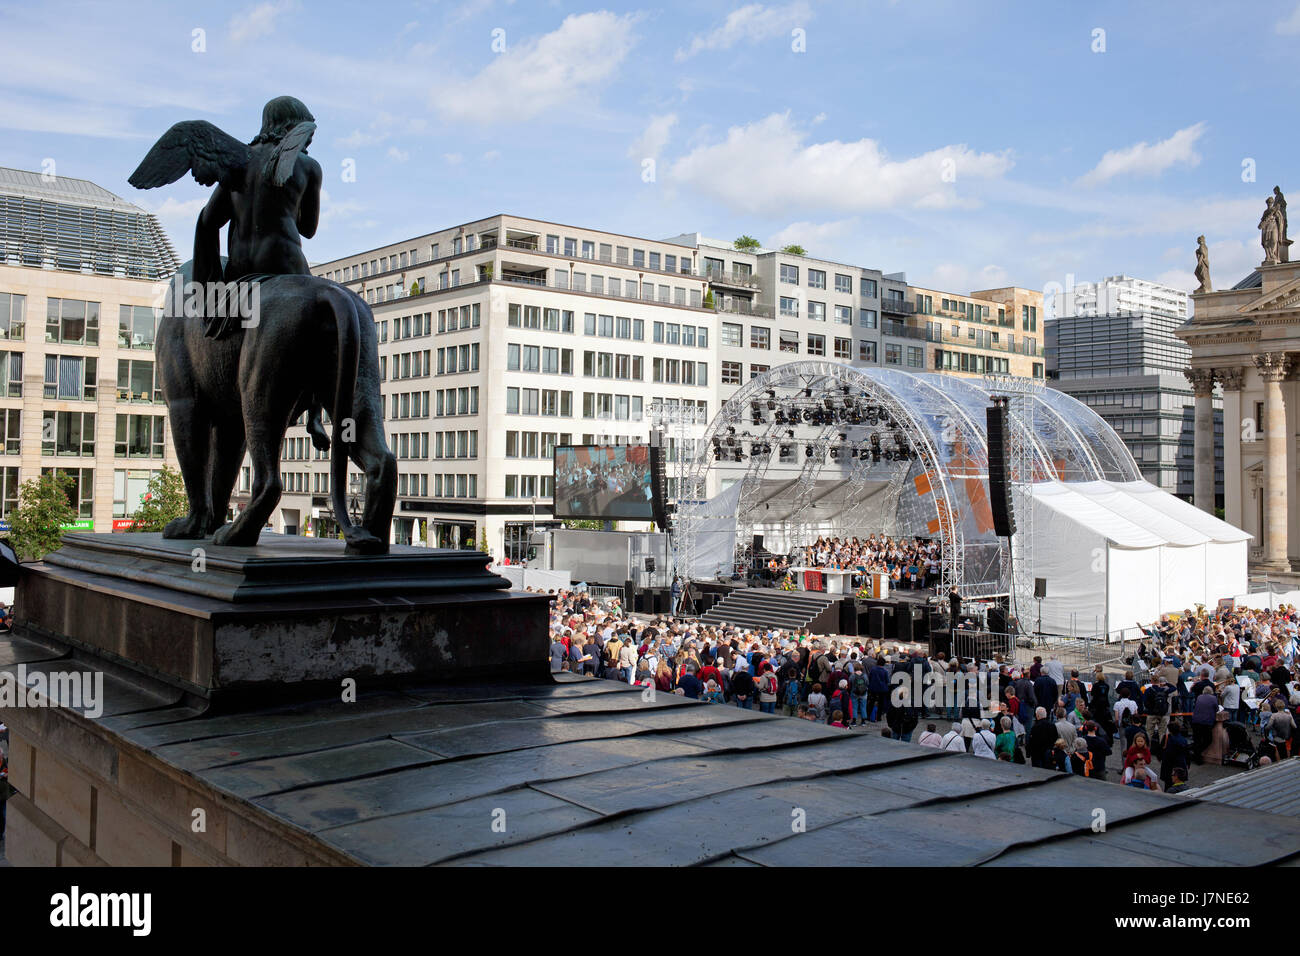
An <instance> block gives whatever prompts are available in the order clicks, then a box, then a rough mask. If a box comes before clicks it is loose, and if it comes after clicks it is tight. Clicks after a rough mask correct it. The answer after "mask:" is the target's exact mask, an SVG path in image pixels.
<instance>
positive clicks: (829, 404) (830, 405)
mask: <svg viewBox="0 0 1300 956" xmlns="http://www.w3.org/2000/svg"><path fill="white" fill-rule="evenodd" d="M822 404H824V405H825V406H826V411H828V412H833V411H835V399H833V398H823V399H822Z"/></svg>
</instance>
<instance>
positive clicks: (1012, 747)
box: [551, 542, 1300, 792]
mask: <svg viewBox="0 0 1300 956" xmlns="http://www.w3.org/2000/svg"><path fill="white" fill-rule="evenodd" d="M824 543H826V544H829V542H824ZM849 545H850V547H851V546H852V543H851V542H850V543H849ZM904 545H906V543H904ZM551 597H552V609H551V666H552V669H553V670H556V671H572V672H575V673H582V674H586V675H589V676H592V677H599V678H605V679H609V680H619V681H624V682H626V683H629V684H634V685H640V686H644V687H653V688H655V690H656V691H657V692H662V693H672V694H679V695H682V696H685V697H690V698H694V699H698V700H702V701H706V702H711V703H716V704H727V705H731V706H736V707H742V708H751V709H755V710H759V711H762V712H764V713H769V714H776V713H780V714H783V715H785V716H788V717H794V718H798V719H804V720H811V721H818V722H821V723H825V724H828V725H830V726H832V727H836V728H844V729H868V730H871V731H873V732H874V731H875V730H877V729H878V730H879V732H880V733H881V734H882V735H884V736H887V737H892V738H896V739H899V740H902V741H908V742H914V743H917V744H919V745H921V746H927V747H936V748H939V749H943V750H952V751H961V752H965V753H970V754H974V755H975V756H978V757H984V758H987V759H993V760H1005V761H1010V762H1013V763H1025V764H1029V765H1032V766H1035V767H1041V768H1046V769H1051V770H1057V771H1060V772H1065V773H1074V774H1078V775H1080V776H1087V777H1091V778H1093V779H1099V780H1112V779H1113V780H1115V781H1117V782H1120V783H1123V784H1124V785H1126V786H1133V787H1139V788H1145V789H1163V790H1168V791H1170V792H1179V791H1181V790H1183V789H1186V788H1187V787H1188V786H1190V781H1191V777H1192V775H1193V773H1194V771H1193V767H1195V766H1197V765H1201V764H1213V763H1221V762H1223V761H1224V760H1225V759H1227V758H1229V757H1232V758H1234V759H1236V760H1238V761H1240V762H1241V764H1242V765H1243V766H1257V765H1260V764H1265V763H1268V762H1272V761H1276V760H1280V759H1285V758H1287V757H1290V756H1292V755H1295V754H1296V753H1297V751H1300V747H1297V746H1293V742H1294V740H1295V739H1296V724H1297V708H1300V684H1298V683H1297V682H1296V680H1295V677H1296V675H1297V670H1296V662H1295V653H1296V648H1297V637H1296V634H1297V630H1298V629H1300V614H1298V613H1297V611H1296V609H1295V608H1290V607H1283V608H1281V609H1278V610H1276V611H1251V610H1248V609H1224V610H1222V611H1218V612H1213V613H1210V612H1204V611H1199V612H1192V611H1190V610H1189V611H1185V612H1184V613H1182V614H1180V615H1166V616H1165V617H1163V618H1162V619H1161V620H1160V621H1159V622H1157V623H1156V624H1154V625H1152V626H1151V627H1150V628H1149V629H1147V637H1148V641H1147V642H1144V643H1143V644H1142V646H1141V647H1139V649H1138V651H1137V653H1136V654H1134V655H1133V657H1132V658H1131V661H1132V663H1131V666H1129V665H1125V667H1126V669H1125V670H1124V672H1123V674H1122V676H1121V675H1120V674H1119V673H1117V672H1114V673H1107V672H1106V671H1105V669H1103V668H1102V667H1100V666H1098V667H1096V668H1094V669H1092V671H1091V672H1090V673H1089V674H1088V675H1087V677H1084V676H1082V675H1080V673H1079V671H1078V670H1077V669H1071V670H1069V671H1068V672H1067V670H1066V668H1065V667H1064V665H1063V664H1062V663H1061V662H1060V661H1059V660H1057V659H1056V658H1054V657H1051V656H1049V657H1048V658H1047V660H1046V661H1044V660H1043V659H1042V657H1041V656H1036V657H1034V659H1033V662H1032V663H1031V664H1029V665H1025V666H1021V665H1018V664H1016V663H1015V662H1013V661H1007V660H1002V659H1001V658H1000V657H995V658H994V659H993V660H991V661H974V660H964V659H949V658H948V657H947V655H945V654H944V653H942V652H940V653H937V654H935V655H933V656H930V655H928V654H927V653H926V651H925V649H924V648H922V647H919V646H914V645H911V646H910V645H896V646H892V647H887V646H884V645H881V644H873V643H871V642H869V641H864V640H861V639H849V638H842V637H841V638H836V637H834V636H821V635H814V634H810V633H808V632H807V631H806V630H800V631H783V630H779V629H768V630H755V629H746V628H740V627H731V626H727V625H709V624H702V623H699V622H696V621H691V620H680V619H674V618H670V617H666V616H663V615H659V616H655V617H652V618H647V619H640V618H638V617H636V616H629V615H627V614H625V613H624V610H623V608H622V607H621V606H620V604H619V602H618V600H617V599H616V598H615V599H597V598H594V597H592V596H591V595H590V594H588V593H587V592H585V591H561V592H559V593H555V594H552V595H551ZM899 672H902V673H903V675H904V677H905V678H907V680H900V679H896V677H895V675H897V674H898V673H899ZM918 674H919V675H922V676H924V675H933V676H931V677H928V678H926V681H927V683H928V684H933V686H934V687H935V688H936V691H935V694H934V697H933V698H931V697H930V696H929V694H927V695H926V697H925V699H917V698H914V697H913V696H911V695H912V693H913V690H912V688H913V687H914V683H910V681H911V680H912V678H913V677H914V676H915V675H918ZM898 685H902V689H901V690H896V686H898ZM981 686H982V687H985V688H987V692H986V693H977V692H976V688H979V687H981ZM935 701H938V702H939V703H938V704H937V705H936V703H935ZM881 725H883V726H881ZM1112 771H1113V772H1114V776H1112Z"/></svg>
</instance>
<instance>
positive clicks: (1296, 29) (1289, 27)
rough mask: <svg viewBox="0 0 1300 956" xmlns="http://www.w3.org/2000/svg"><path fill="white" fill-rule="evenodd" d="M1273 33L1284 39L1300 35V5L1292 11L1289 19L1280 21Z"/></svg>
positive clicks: (1275, 25)
mask: <svg viewBox="0 0 1300 956" xmlns="http://www.w3.org/2000/svg"><path fill="white" fill-rule="evenodd" d="M1273 32H1274V33H1277V34H1280V35H1281V36H1284V37H1293V36H1295V35H1296V34H1300V4H1298V5H1297V6H1296V8H1295V9H1294V10H1292V11H1291V15H1290V16H1289V17H1287V18H1286V19H1284V20H1279V21H1277V23H1275V24H1274V25H1273Z"/></svg>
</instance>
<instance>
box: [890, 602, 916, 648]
mask: <svg viewBox="0 0 1300 956" xmlns="http://www.w3.org/2000/svg"><path fill="white" fill-rule="evenodd" d="M893 639H894V640H896V641H904V642H907V641H910V640H911V639H912V612H911V610H910V609H908V608H907V607H905V606H900V607H896V608H894V633H893Z"/></svg>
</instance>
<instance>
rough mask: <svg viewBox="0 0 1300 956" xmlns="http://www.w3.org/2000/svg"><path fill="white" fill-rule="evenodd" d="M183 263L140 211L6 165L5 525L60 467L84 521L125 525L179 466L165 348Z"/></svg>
mask: <svg viewBox="0 0 1300 956" xmlns="http://www.w3.org/2000/svg"><path fill="white" fill-rule="evenodd" d="M178 264H179V263H178V261H177V257H176V253H175V251H174V250H173V249H172V246H171V244H170V243H169V242H168V240H167V238H166V236H165V235H164V233H163V231H162V229H161V227H160V226H159V224H158V222H157V220H156V219H155V218H154V217H153V216H152V215H151V214H149V213H147V212H146V211H145V210H143V209H141V208H139V207H138V206H135V205H133V204H131V203H129V202H127V201H125V200H123V199H121V198H120V197H118V196H116V195H114V194H113V193H111V192H109V191H108V190H105V189H102V188H100V187H99V186H96V185H95V184H94V183H90V182H87V181H85V180H81V179H70V178H66V177H55V176H44V175H42V174H40V173H35V172H28V171H24V170H16V169H0V372H2V373H3V377H4V382H3V385H0V429H3V442H0V521H7V518H8V514H9V512H10V511H11V510H12V509H13V508H14V507H16V505H17V503H18V489H19V487H20V485H21V483H22V482H24V481H26V480H28V479H30V478H35V477H37V476H38V475H40V474H41V473H42V472H46V471H60V472H64V473H66V474H68V475H70V476H71V477H72V478H73V492H72V496H73V499H74V502H73V503H74V504H75V506H76V508H77V513H78V520H77V523H76V527H77V528H78V529H79V530H95V531H110V530H113V529H115V528H118V529H120V528H122V527H124V526H125V525H126V524H127V523H128V520H129V516H130V515H131V514H132V513H133V512H134V511H135V509H136V508H137V507H139V503H140V497H141V495H142V494H143V493H144V490H145V488H146V487H147V485H148V482H149V479H150V477H151V476H152V475H153V474H155V473H156V472H158V471H159V470H160V469H161V468H162V466H163V465H164V464H169V465H172V466H173V467H175V465H176V456H175V452H174V450H173V448H172V445H171V438H170V431H169V427H168V422H167V408H166V406H165V405H164V404H163V401H162V393H161V390H160V388H159V383H158V378H157V367H156V362H155V360H154V354H153V343H154V335H155V332H156V330H157V323H158V316H159V314H160V313H159V309H158V308H157V306H158V305H159V304H160V302H161V298H162V290H163V283H164V282H165V281H166V280H167V279H168V277H169V276H170V275H171V274H172V273H173V272H174V271H175V270H176V268H177V266H178Z"/></svg>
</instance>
